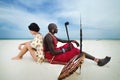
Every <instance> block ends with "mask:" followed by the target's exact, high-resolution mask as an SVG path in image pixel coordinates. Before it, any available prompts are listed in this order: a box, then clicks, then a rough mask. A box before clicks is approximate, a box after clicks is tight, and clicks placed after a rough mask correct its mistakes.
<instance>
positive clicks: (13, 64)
mask: <svg viewBox="0 0 120 80" xmlns="http://www.w3.org/2000/svg"><path fill="white" fill-rule="evenodd" d="M24 41H28V40H0V80H57V78H58V76H59V74H60V72H61V70H62V68H63V65H56V64H49V63H42V64H37V63H36V62H34V60H33V59H32V57H31V56H30V54H29V52H28V53H27V54H26V55H24V57H23V59H22V60H11V58H12V57H14V56H16V55H17V54H18V52H19V50H18V45H19V44H20V43H22V42H24ZM60 45H62V44H61V43H59V44H58V46H60ZM83 51H85V52H88V53H90V54H92V55H94V56H96V57H98V58H104V57H105V56H111V57H112V58H111V61H110V62H109V63H108V64H107V65H105V66H103V67H99V66H97V64H96V63H94V62H93V61H91V60H88V59H85V61H84V63H83V65H82V70H81V74H80V75H78V74H77V73H74V74H73V75H71V76H70V77H68V78H66V79H64V80H120V69H119V68H120V56H119V53H120V40H83Z"/></svg>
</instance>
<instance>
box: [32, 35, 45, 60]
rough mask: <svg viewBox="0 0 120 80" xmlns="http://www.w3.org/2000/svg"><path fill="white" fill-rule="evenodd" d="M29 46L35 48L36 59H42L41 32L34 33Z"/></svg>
mask: <svg viewBox="0 0 120 80" xmlns="http://www.w3.org/2000/svg"><path fill="white" fill-rule="evenodd" d="M31 47H32V48H33V49H35V54H36V56H37V57H38V59H41V58H42V59H44V52H43V37H42V35H41V34H37V35H35V38H34V39H33V41H32V42H31Z"/></svg>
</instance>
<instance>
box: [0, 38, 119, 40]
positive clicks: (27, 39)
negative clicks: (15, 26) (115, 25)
mask: <svg viewBox="0 0 120 80" xmlns="http://www.w3.org/2000/svg"><path fill="white" fill-rule="evenodd" d="M32 39H33V38H0V40H32ZM61 39H63V40H67V38H61ZM70 40H80V39H79V38H71V39H70ZM83 40H120V39H119V38H83Z"/></svg>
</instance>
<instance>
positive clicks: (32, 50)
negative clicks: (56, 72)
mask: <svg viewBox="0 0 120 80" xmlns="http://www.w3.org/2000/svg"><path fill="white" fill-rule="evenodd" d="M27 51H29V52H30V54H31V56H32V57H33V59H34V60H35V61H37V59H38V58H37V57H36V54H35V50H34V49H33V48H32V47H31V46H30V42H27V43H26V44H25V45H24V47H23V48H22V49H21V51H20V52H19V54H18V55H17V56H16V57H13V58H12V59H13V60H19V59H22V57H23V55H24V54H25V53H26V52H27Z"/></svg>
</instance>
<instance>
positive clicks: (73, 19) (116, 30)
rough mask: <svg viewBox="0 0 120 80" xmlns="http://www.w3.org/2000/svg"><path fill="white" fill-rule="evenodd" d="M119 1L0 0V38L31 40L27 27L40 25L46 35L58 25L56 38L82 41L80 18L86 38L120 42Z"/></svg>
mask: <svg viewBox="0 0 120 80" xmlns="http://www.w3.org/2000/svg"><path fill="white" fill-rule="evenodd" d="M119 4H120V0H0V38H32V37H33V36H32V35H31V34H30V32H29V30H28V25H29V24H30V23H32V22H35V23H37V24H38V25H39V26H40V28H41V30H40V32H41V33H42V34H43V36H44V35H45V34H46V33H47V32H48V28H47V26H48V24H49V23H56V24H57V26H58V29H59V32H58V34H56V36H58V37H60V38H66V37H67V36H66V32H65V27H64V23H65V22H66V21H69V23H70V25H69V27H68V30H69V35H70V39H73V38H79V34H80V31H79V27H80V15H81V19H82V28H83V38H84V39H120V9H119V8H120V5H119Z"/></svg>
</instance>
